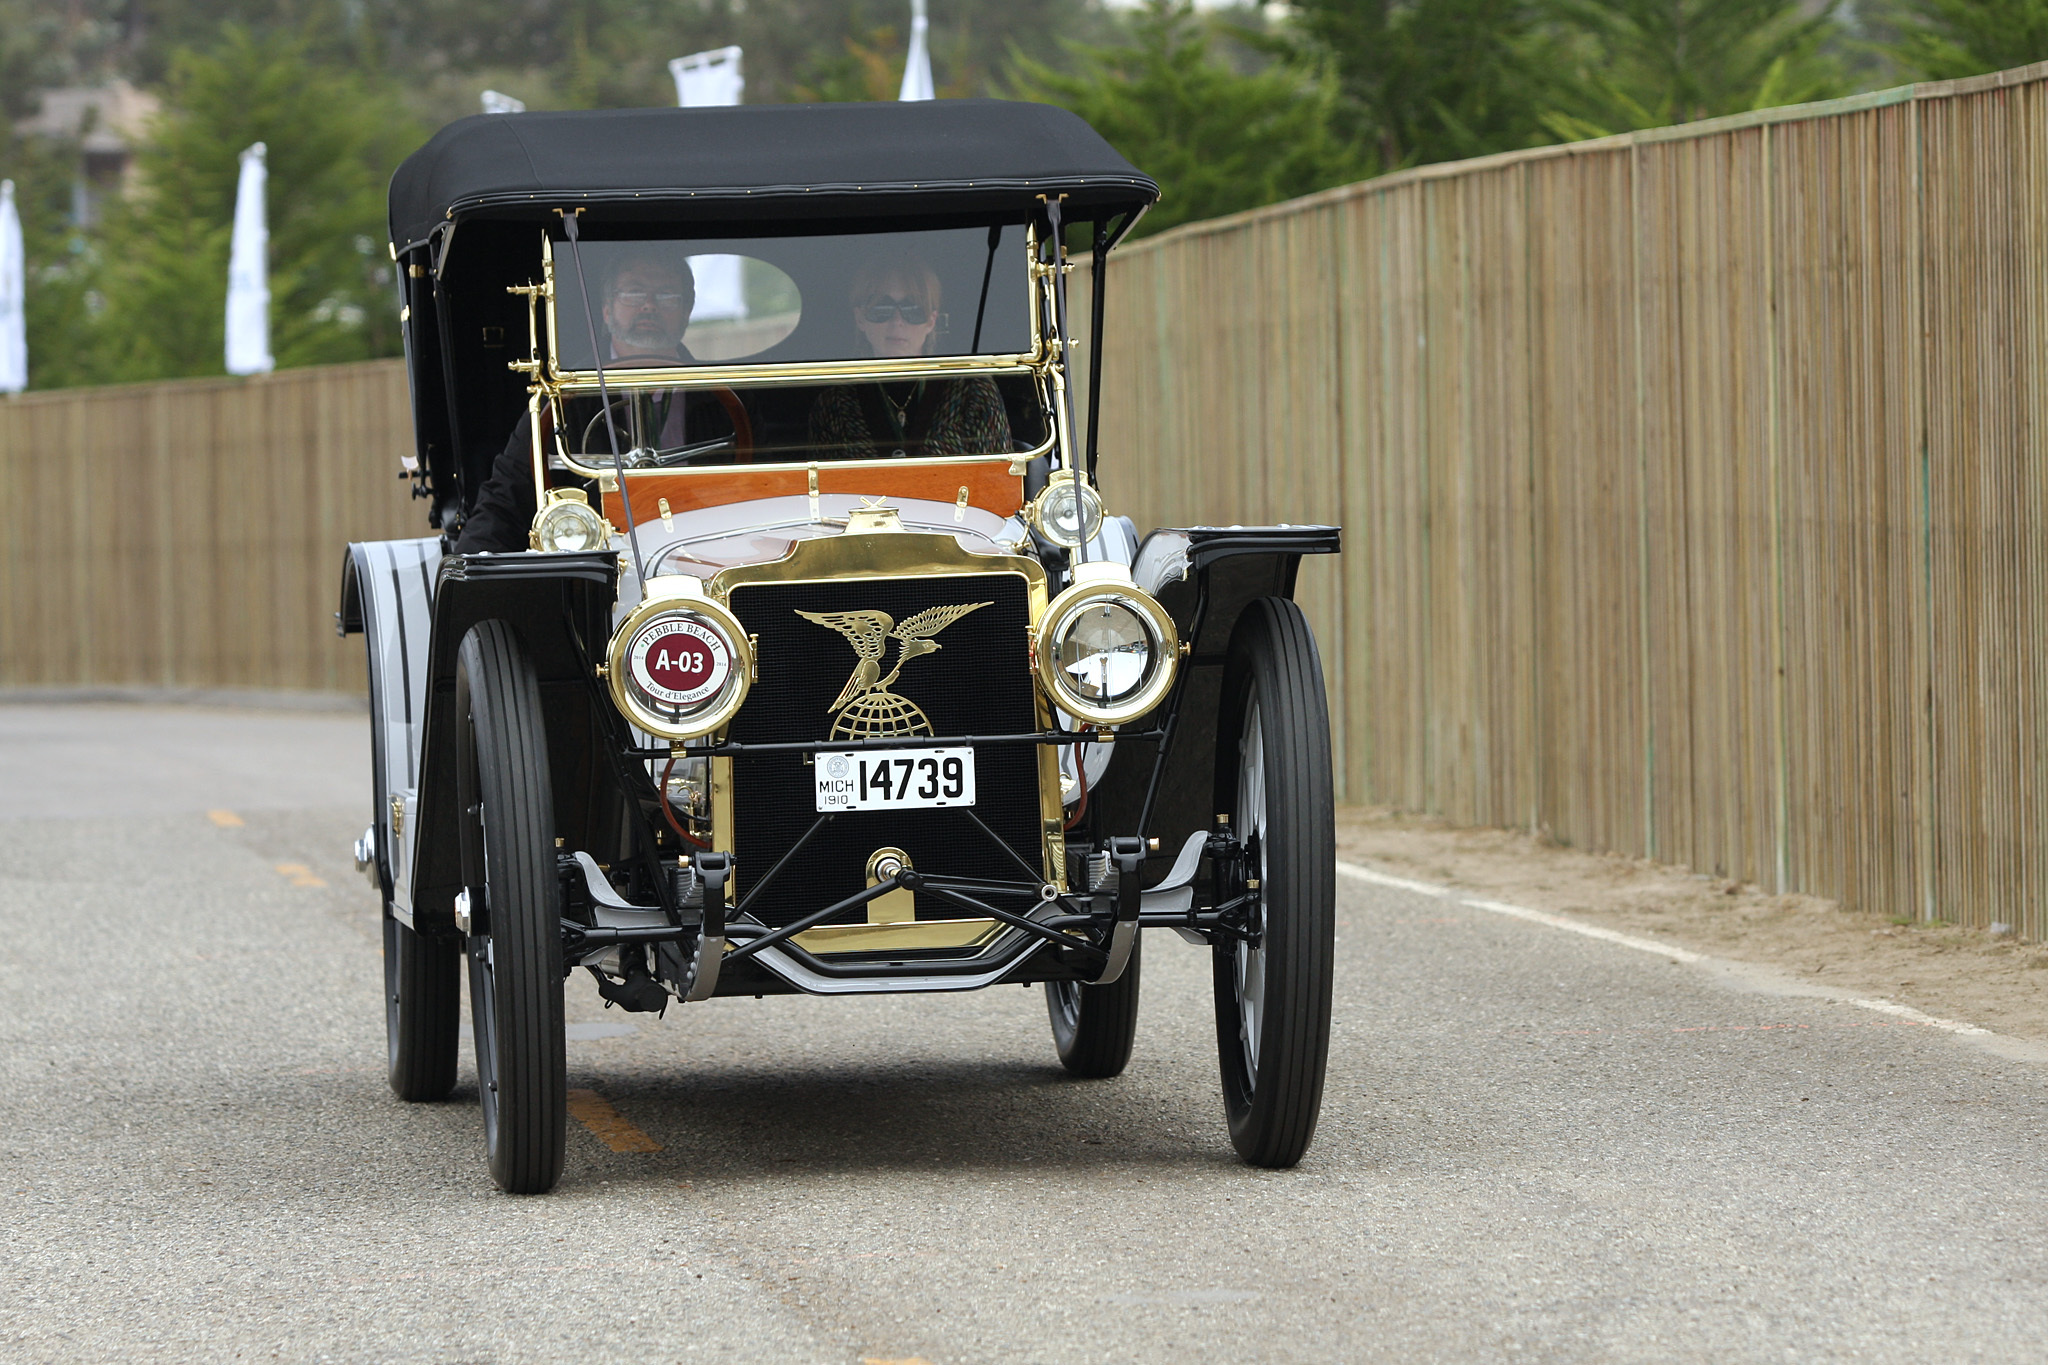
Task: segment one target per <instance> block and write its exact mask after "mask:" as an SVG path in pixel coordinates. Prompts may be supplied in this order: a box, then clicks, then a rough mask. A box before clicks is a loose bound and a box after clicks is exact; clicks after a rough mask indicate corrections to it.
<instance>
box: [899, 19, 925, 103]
mask: <svg viewBox="0 0 2048 1365" xmlns="http://www.w3.org/2000/svg"><path fill="white" fill-rule="evenodd" d="M930 28H931V21H930V20H929V19H927V18H925V14H924V0H910V58H909V60H908V61H906V62H904V63H903V89H902V90H901V91H900V92H899V93H898V94H897V96H896V98H897V99H899V100H928V99H931V98H932V54H931V48H930V47H929V46H928V45H927V43H926V40H925V35H926V33H927V32H928V31H929V30H930Z"/></svg>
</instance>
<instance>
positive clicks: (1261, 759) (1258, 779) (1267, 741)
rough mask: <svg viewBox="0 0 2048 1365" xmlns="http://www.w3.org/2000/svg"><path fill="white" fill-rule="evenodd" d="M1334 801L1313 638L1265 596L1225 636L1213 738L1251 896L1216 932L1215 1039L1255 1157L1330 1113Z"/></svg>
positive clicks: (1306, 1132)
mask: <svg viewBox="0 0 2048 1365" xmlns="http://www.w3.org/2000/svg"><path fill="white" fill-rule="evenodd" d="M1333 801H1334V792H1333V790H1332V786H1331V781H1330V720H1329V707H1328V702H1327V700H1326V698H1325V696H1324V693H1323V670H1322V663H1321V660H1320V659H1319V658H1318V657H1317V654H1316V642H1315V635H1314V634H1313V632H1311V631H1310V629H1309V625H1308V621H1307V619H1306V618H1305V617H1303V616H1302V614H1301V609H1300V608H1299V607H1297V606H1296V605H1295V604H1294V603H1293V602H1291V601H1288V600H1287V599H1285V598H1279V597H1267V598H1261V599H1260V600H1258V601H1256V602H1253V603H1251V604H1250V605H1249V606H1247V607H1246V608H1245V610H1244V614H1243V615H1242V616H1241V617H1239V618H1238V623H1237V629H1236V630H1235V631H1234V632H1233V633H1232V635H1231V640H1230V654H1229V658H1228V661H1227V663H1226V664H1225V666H1224V672H1223V696H1222V710H1221V713H1220V714H1219V716H1218V723H1217V735H1216V809H1217V810H1218V811H1219V812H1224V813H1227V814H1228V815H1229V816H1230V827H1231V828H1232V829H1233V830H1234V831H1236V833H1237V836H1238V838H1239V839H1241V840H1242V841H1243V842H1244V846H1245V851H1246V855H1247V856H1246V859H1245V876H1246V884H1247V894H1248V895H1249V896H1250V897H1251V904H1250V910H1251V914H1250V917H1249V927H1250V934H1249V936H1248V937H1247V938H1244V939H1239V938H1231V937H1226V936H1223V935H1220V934H1219V935H1218V936H1217V939H1216V947H1215V949H1214V972H1215V982H1216V1042H1217V1051H1218V1055H1219V1058H1220V1060H1221V1063H1222V1070H1223V1106H1224V1110H1225V1113H1226V1114H1227V1115H1228V1117H1229V1120H1230V1141H1231V1144H1232V1145H1233V1146H1235V1147H1236V1148H1237V1152H1238V1155H1239V1156H1241V1157H1243V1158H1244V1159H1245V1160H1246V1161H1247V1162H1249V1163H1251V1164H1252V1165H1254V1166H1267V1167H1276V1168H1277V1167H1286V1166H1292V1165H1294V1164H1295V1163H1296V1162H1297V1161H1299V1160H1301V1154H1302V1153H1303V1152H1305V1151H1307V1150H1308V1144H1309V1139H1310V1138H1312V1137H1314V1136H1315V1131H1316V1118H1317V1116H1318V1114H1319V1113H1320V1112H1321V1110H1322V1103H1323V1072H1324V1068H1325V1065H1326V1063H1327V1061H1328V1058H1329V1051H1330V987H1331V958H1332V956H1333V954H1334V945H1335V937H1336V857H1337V854H1336V830H1335V820H1334V812H1333V809H1332V804H1333ZM1254 883H1256V886H1255V887H1254V886H1253V885H1252V884H1254Z"/></svg>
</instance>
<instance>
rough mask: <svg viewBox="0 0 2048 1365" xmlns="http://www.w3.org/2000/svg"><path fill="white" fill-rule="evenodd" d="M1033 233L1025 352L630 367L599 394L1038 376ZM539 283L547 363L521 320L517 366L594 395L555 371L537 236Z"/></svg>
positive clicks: (1041, 355)
mask: <svg viewBox="0 0 2048 1365" xmlns="http://www.w3.org/2000/svg"><path fill="white" fill-rule="evenodd" d="M1038 247H1039V242H1038V228H1037V225H1036V224H1031V223H1027V224H1026V225H1025V228H1024V248H1025V253H1026V256H1027V258H1028V260H1029V261H1030V266H1029V268H1028V269H1027V270H1026V272H1025V282H1024V287H1025V291H1026V298H1025V308H1026V311H1027V312H1028V313H1029V314H1030V318H1031V349H1029V350H1028V351H1017V352H1010V353H1005V354H997V355H967V356H918V357H905V358H903V359H889V360H884V359H850V360H819V361H804V362H798V363H784V364H770V365H748V364H743V363H742V364H722V365H674V366H660V367H656V366H645V367H643V366H637V365H636V366H633V367H631V368H626V369H618V370H614V369H611V368H609V367H607V368H606V369H605V371H604V380H603V383H604V386H605V387H609V388H613V389H619V390H622V391H624V390H628V389H715V388H729V389H736V388H760V387H765V386H768V385H773V384H821V383H830V382H831V381H833V380H835V379H853V380H860V379H944V378H949V377H952V376H955V375H963V374H984V375H994V374H1029V373H1040V372H1043V371H1044V370H1045V369H1046V368H1047V367H1048V366H1050V365H1054V364H1056V363H1057V362H1058V360H1059V348H1058V347H1057V346H1052V345H1049V344H1048V342H1047V339H1046V336H1045V331H1044V327H1043V326H1042V322H1041V319H1042V317H1043V311H1042V310H1043V306H1044V300H1043V299H1042V298H1041V297H1040V294H1041V293H1043V292H1048V290H1047V286H1046V283H1045V280H1044V277H1043V273H1042V272H1041V270H1040V269H1039V266H1038ZM540 250H541V283H540V286H539V287H538V289H537V290H536V293H537V295H538V299H537V300H536V302H540V303H543V304H544V306H545V309H546V315H547V345H546V350H547V356H546V359H545V361H543V360H542V358H541V337H540V334H539V327H538V319H529V321H530V322H531V323H532V324H533V326H532V327H531V328H530V335H531V336H532V339H533V345H534V349H533V353H532V356H531V357H530V359H529V360H528V361H527V363H526V364H524V365H522V366H520V368H521V369H523V370H525V371H526V372H527V373H528V374H530V375H532V376H533V377H534V378H535V379H536V380H537V381H539V382H541V383H542V384H543V385H544V386H545V387H546V388H547V389H548V391H549V392H550V394H553V395H560V394H565V393H596V392H597V391H598V388H599V381H598V372H597V370H595V369H589V370H567V369H563V368H562V364H561V356H560V349H561V348H560V345H559V338H560V336H561V332H560V330H559V327H558V324H557V319H556V316H555V302H556V290H555V244H554V238H553V237H551V236H549V235H548V233H547V232H546V231H545V230H543V231H542V233H541V246H540Z"/></svg>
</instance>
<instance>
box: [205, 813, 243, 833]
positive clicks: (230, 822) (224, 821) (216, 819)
mask: <svg viewBox="0 0 2048 1365" xmlns="http://www.w3.org/2000/svg"><path fill="white" fill-rule="evenodd" d="M206 818H207V819H209V820H211V821H213V823H215V824H216V825H219V826H220V827H221V828H222V829H240V828H241V827H242V817H241V816H239V815H237V814H235V813H234V812H233V811H231V810H210V811H208V812H206Z"/></svg>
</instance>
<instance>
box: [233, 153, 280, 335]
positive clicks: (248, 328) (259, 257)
mask: <svg viewBox="0 0 2048 1365" xmlns="http://www.w3.org/2000/svg"><path fill="white" fill-rule="evenodd" d="M263 155H264V146H263V144H262V143H260V142H258V143H254V144H252V145H251V146H250V147H248V148H247V149H246V150H244V151H243V153H242V179H241V183H240V184H239V185H237V186H236V188H235V238H234V245H233V247H232V248H230V250H229V252H228V346H227V351H228V356H227V359H228V373H229V374H268V373H269V372H270V371H271V370H272V369H273V368H275V366H276V364H277V362H276V361H275V360H273V359H271V356H270V229H269V227H268V226H267V225H266V221H265V217H264V212H263V187H264V184H265V183H266V181H267V180H268V178H269V172H268V170H267V169H266V167H265V166H264V162H263Z"/></svg>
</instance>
